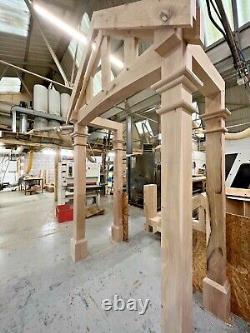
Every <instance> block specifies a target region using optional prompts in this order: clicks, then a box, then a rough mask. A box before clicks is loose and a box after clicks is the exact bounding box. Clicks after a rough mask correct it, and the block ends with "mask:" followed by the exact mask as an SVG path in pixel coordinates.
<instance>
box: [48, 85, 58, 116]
mask: <svg viewBox="0 0 250 333" xmlns="http://www.w3.org/2000/svg"><path fill="white" fill-rule="evenodd" d="M60 100H61V99H60V93H59V92H58V91H57V90H56V89H55V88H54V87H52V89H49V113H50V114H55V115H57V116H59V117H60V115H61V112H60V109H61V107H60V104H61V101H60Z"/></svg>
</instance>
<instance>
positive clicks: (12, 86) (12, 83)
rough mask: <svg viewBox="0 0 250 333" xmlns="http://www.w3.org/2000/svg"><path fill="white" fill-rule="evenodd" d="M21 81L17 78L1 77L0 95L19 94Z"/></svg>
mask: <svg viewBox="0 0 250 333" xmlns="http://www.w3.org/2000/svg"><path fill="white" fill-rule="evenodd" d="M20 88H21V81H20V79H19V78H17V77H3V78H2V79H1V81H0V93H2V94H3V93H5V94H17V93H19V92H20Z"/></svg>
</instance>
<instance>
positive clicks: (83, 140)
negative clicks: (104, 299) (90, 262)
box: [71, 124, 88, 262]
mask: <svg viewBox="0 0 250 333" xmlns="http://www.w3.org/2000/svg"><path fill="white" fill-rule="evenodd" d="M87 133H88V129H87V127H86V126H79V125H78V124H76V125H75V126H74V134H73V138H74V224H73V238H72V239H71V256H72V259H73V261H75V262H76V261H79V260H81V259H83V258H85V257H86V256H87V240H86V239H85V205H86V152H87V136H88V134H87Z"/></svg>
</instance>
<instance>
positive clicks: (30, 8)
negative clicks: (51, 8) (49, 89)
mask: <svg viewBox="0 0 250 333" xmlns="http://www.w3.org/2000/svg"><path fill="white" fill-rule="evenodd" d="M24 1H25V3H26V5H27V7H28V8H29V11H30V13H31V15H32V16H33V18H34V19H35V20H36V23H37V26H38V29H39V31H40V33H41V36H42V38H43V40H44V43H45V45H46V46H47V48H48V50H49V53H50V55H51V57H52V59H53V60H54V62H55V64H56V66H57V68H58V70H59V73H60V74H61V76H62V78H63V81H64V84H65V86H66V87H69V81H68V79H67V76H66V74H65V72H64V70H63V68H62V66H61V64H60V62H59V60H58V58H57V56H56V54H55V52H54V50H53V49H52V47H51V46H50V43H49V41H48V39H47V38H46V36H45V34H44V32H43V30H42V27H41V24H40V20H39V18H38V16H37V15H36V13H35V11H34V10H33V8H32V4H31V2H30V0H24Z"/></svg>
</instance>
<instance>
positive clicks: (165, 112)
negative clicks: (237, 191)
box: [69, 0, 230, 333]
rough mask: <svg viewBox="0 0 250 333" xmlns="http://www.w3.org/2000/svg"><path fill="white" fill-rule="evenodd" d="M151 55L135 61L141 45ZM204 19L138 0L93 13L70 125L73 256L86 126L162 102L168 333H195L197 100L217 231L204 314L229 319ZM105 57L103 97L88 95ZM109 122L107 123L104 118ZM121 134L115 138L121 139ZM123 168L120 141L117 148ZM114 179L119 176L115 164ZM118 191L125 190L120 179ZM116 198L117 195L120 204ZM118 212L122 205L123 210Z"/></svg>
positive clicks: (213, 74)
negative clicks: (144, 100) (120, 107)
mask: <svg viewBox="0 0 250 333" xmlns="http://www.w3.org/2000/svg"><path fill="white" fill-rule="evenodd" d="M112 38H116V39H117V38H118V39H121V40H123V41H124V59H123V61H124V64H125V66H124V69H123V70H122V71H121V72H120V73H119V74H118V75H117V76H116V77H115V78H114V80H112V81H111V63H110V59H109V57H110V52H111V40H112ZM139 40H147V41H149V42H150V43H151V45H150V47H149V48H148V49H147V50H146V51H145V52H143V53H142V54H139V53H138V41H139ZM202 40H203V30H202V20H201V15H200V11H199V9H198V8H196V1H195V0H181V1H172V0H158V1H152V0H142V1H138V2H135V3H131V4H126V5H122V6H118V7H114V8H109V9H106V10H101V11H98V12H95V13H94V15H93V19H92V30H91V34H90V38H89V48H88V50H87V51H86V54H85V56H84V58H83V59H82V62H81V64H80V67H79V71H78V74H77V79H76V84H75V86H74V89H73V93H72V97H71V105H70V112H69V119H70V120H71V121H73V122H74V123H75V133H74V139H75V160H76V163H75V168H76V170H75V175H76V177H75V182H76V184H75V186H76V191H75V193H76V195H75V198H74V199H75V209H74V211H75V216H74V223H75V227H74V238H73V241H72V249H73V250H72V253H73V257H74V258H75V259H80V258H82V257H84V256H85V255H86V240H85V226H84V225H85V222H84V204H83V202H84V191H85V190H84V188H85V178H84V168H83V165H84V164H85V156H86V142H87V141H86V140H87V130H86V126H87V125H89V124H90V122H92V121H94V120H95V119H96V117H100V116H101V115H102V114H103V113H104V112H106V111H108V110H109V109H110V108H112V107H113V106H114V105H116V104H117V103H120V102H122V101H123V100H124V99H125V98H128V97H130V96H132V95H134V94H136V93H138V92H139V91H141V90H143V89H145V88H148V87H151V88H152V89H154V90H155V91H156V92H157V93H159V94H160V95H161V108H160V109H159V110H158V111H157V112H158V114H159V115H160V118H161V132H162V151H161V159H162V160H161V168H162V169H161V170H162V180H161V182H162V186H161V189H162V193H161V200H162V222H161V239H162V240H161V246H162V255H161V260H162V322H161V327H162V332H173V333H180V332H192V112H196V111H195V110H194V109H193V106H192V94H193V93H194V92H197V91H199V92H200V93H201V94H203V95H204V96H205V104H206V107H205V110H206V112H205V115H204V116H203V120H204V122H205V125H206V153H207V203H208V207H209V212H210V229H211V233H210V236H209V239H208V244H207V277H206V278H205V279H204V284H203V298H204V305H205V307H206V308H207V309H208V310H210V311H211V312H213V313H214V314H215V315H217V316H218V317H220V318H221V319H223V320H228V317H229V312H230V306H229V304H230V286H229V283H228V280H227V276H226V238H225V188H224V178H225V177H224V172H225V171H224V170H225V167H224V163H225V162H224V138H225V132H226V128H225V118H226V116H227V115H228V114H229V112H228V111H227V110H226V109H225V84H224V81H223V79H222V78H221V76H220V74H219V73H218V72H217V70H216V69H215V67H214V66H213V64H212V63H211V62H210V60H209V58H208V57H207V55H206V53H205V52H204V51H203V49H202V47H201V44H202ZM100 59H101V75H102V90H101V92H99V93H98V94H97V95H96V96H93V93H92V84H93V76H94V75H95V73H96V71H97V68H98V64H99V60H100ZM102 122H103V124H104V122H107V120H104V119H102V120H100V123H102ZM117 133H118V132H117ZM115 142H116V143H115V145H116V146H115V147H116V148H115V149H116V152H117V159H116V161H118V160H120V155H119V154H121V150H122V136H120V135H118V134H117V139H116V140H115ZM116 163H117V164H116V165H115V168H117V169H116V172H115V177H119V175H120V173H121V169H120V164H119V162H116ZM116 184H117V185H116V191H117V193H120V191H122V186H121V179H117V180H116ZM114 199H116V196H114ZM117 207H119V204H117ZM114 214H115V218H114V223H113V228H112V230H113V231H112V235H113V239H114V240H117V241H120V240H122V238H121V236H120V235H121V233H122V224H121V219H122V217H121V210H120V209H117V210H116V209H115V211H114Z"/></svg>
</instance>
